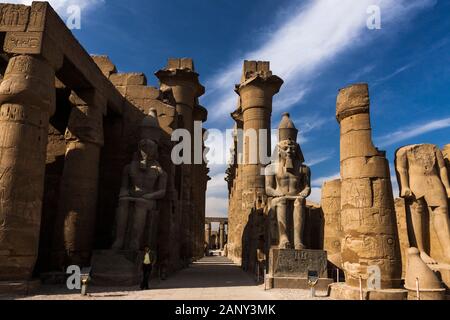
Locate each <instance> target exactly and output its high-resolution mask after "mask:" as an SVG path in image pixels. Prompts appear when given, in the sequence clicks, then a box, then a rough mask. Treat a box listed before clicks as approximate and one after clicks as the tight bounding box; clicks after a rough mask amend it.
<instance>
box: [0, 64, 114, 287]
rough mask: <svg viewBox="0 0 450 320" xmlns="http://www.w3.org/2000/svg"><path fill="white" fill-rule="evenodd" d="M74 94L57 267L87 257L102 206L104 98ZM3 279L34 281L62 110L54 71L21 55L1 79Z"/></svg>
mask: <svg viewBox="0 0 450 320" xmlns="http://www.w3.org/2000/svg"><path fill="white" fill-rule="evenodd" d="M79 94H80V95H81V96H83V99H81V98H80V97H78V96H77V95H76V94H75V93H73V94H72V96H71V102H72V104H73V109H72V112H71V115H70V120H69V124H68V129H67V132H66V143H67V148H66V155H65V164H64V172H63V175H62V178H61V197H60V200H59V211H58V216H57V222H56V225H55V239H54V242H53V243H54V251H55V252H56V253H57V254H56V255H55V258H56V259H55V261H54V262H55V266H58V267H60V266H62V265H63V263H66V264H67V263H68V264H80V265H85V264H87V263H88V262H89V259H90V253H91V250H92V243H93V237H94V224H95V213H96V206H97V189H98V163H99V157H100V149H101V146H102V144H103V127H102V120H103V114H104V110H105V109H106V99H104V98H102V97H100V96H98V95H97V94H96V92H95V91H94V90H86V91H84V92H82V91H80V92H79ZM0 104H1V111H0V133H1V137H2V138H1V139H0V248H1V250H0V270H1V272H0V280H8V281H9V280H29V279H30V278H31V276H32V273H33V268H34V265H35V262H36V259H37V255H38V247H39V233H40V224H41V210H42V199H43V189H44V176H45V166H46V152H47V136H48V128H49V119H50V117H51V116H52V115H53V114H54V112H55V109H56V96H55V70H54V67H53V66H52V65H51V64H50V63H49V62H48V61H46V60H45V59H43V58H41V57H39V56H32V55H17V56H14V57H12V58H11V59H10V60H9V63H8V67H7V69H6V72H5V75H4V79H3V81H2V83H1V85H0Z"/></svg>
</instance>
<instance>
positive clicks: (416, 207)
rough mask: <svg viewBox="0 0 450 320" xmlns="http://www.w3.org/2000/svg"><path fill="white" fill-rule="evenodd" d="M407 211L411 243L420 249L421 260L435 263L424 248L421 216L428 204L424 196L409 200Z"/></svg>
mask: <svg viewBox="0 0 450 320" xmlns="http://www.w3.org/2000/svg"><path fill="white" fill-rule="evenodd" d="M408 205H409V212H410V215H411V230H410V231H411V235H412V236H413V239H411V245H415V246H416V247H417V249H419V251H420V257H421V258H422V260H423V262H425V263H427V264H435V263H436V261H434V260H433V259H432V258H431V257H430V256H429V255H428V254H427V253H426V250H425V240H424V230H423V217H424V215H425V213H426V210H428V206H427V204H426V202H425V199H424V198H421V199H416V200H409V203H408Z"/></svg>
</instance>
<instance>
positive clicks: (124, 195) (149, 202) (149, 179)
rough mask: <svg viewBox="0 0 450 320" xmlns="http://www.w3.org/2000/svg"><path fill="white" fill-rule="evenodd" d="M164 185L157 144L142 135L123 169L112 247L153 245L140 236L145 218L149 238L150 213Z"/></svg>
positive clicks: (154, 208) (127, 247) (160, 195)
mask: <svg viewBox="0 0 450 320" xmlns="http://www.w3.org/2000/svg"><path fill="white" fill-rule="evenodd" d="M150 119H151V118H150ZM155 126H156V125H155ZM166 185H167V174H166V173H165V172H164V170H163V169H162V167H161V165H160V164H159V162H158V144H157V142H156V141H154V140H152V139H148V138H145V137H143V138H142V139H141V140H140V141H139V145H138V151H137V152H136V153H135V155H134V159H133V161H132V162H131V163H130V164H129V165H127V166H125V168H124V170H123V175H122V187H121V189H120V194H119V206H118V209H117V213H116V236H115V241H114V244H113V246H112V248H113V249H115V250H141V249H142V247H143V246H153V244H152V243H149V241H146V242H145V241H144V239H143V237H144V235H145V231H146V226H147V225H148V224H149V223H148V221H150V222H151V223H150V225H151V226H152V227H151V230H147V231H148V232H147V233H150V237H149V238H152V237H151V233H152V232H155V228H153V225H152V224H153V223H155V222H156V220H157V219H155V218H156V217H153V216H152V215H157V214H158V212H157V205H156V204H157V200H159V199H162V198H164V197H165V195H166ZM130 213H131V214H130ZM144 242H145V243H144Z"/></svg>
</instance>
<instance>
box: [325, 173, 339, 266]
mask: <svg viewBox="0 0 450 320" xmlns="http://www.w3.org/2000/svg"><path fill="white" fill-rule="evenodd" d="M321 204H322V211H323V214H324V219H325V230H324V250H325V251H326V252H327V255H328V260H329V261H330V262H331V263H332V264H333V265H334V266H336V267H337V268H341V267H342V259H341V242H342V239H343V238H344V233H343V229H342V223H341V180H333V181H327V182H325V183H324V184H323V186H322V201H321Z"/></svg>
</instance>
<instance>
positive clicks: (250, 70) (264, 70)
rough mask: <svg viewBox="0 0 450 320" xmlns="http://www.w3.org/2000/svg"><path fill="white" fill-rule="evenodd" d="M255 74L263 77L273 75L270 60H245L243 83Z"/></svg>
mask: <svg viewBox="0 0 450 320" xmlns="http://www.w3.org/2000/svg"><path fill="white" fill-rule="evenodd" d="M255 76H260V77H263V78H268V77H270V76H272V71H271V70H270V62H269V61H249V60H244V66H243V70H242V78H241V83H243V82H245V81H246V80H248V79H250V78H252V77H255Z"/></svg>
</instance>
